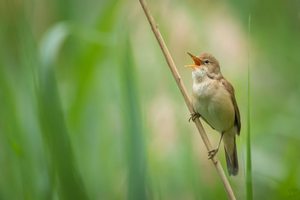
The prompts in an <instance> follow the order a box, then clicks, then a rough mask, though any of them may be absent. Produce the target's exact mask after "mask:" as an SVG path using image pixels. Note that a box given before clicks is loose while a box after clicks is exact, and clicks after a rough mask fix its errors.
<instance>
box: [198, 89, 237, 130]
mask: <svg viewBox="0 0 300 200" xmlns="http://www.w3.org/2000/svg"><path fill="white" fill-rule="evenodd" d="M193 96H194V98H193V106H194V109H195V111H196V112H198V113H200V115H201V116H202V118H204V119H205V120H206V121H207V122H208V123H209V125H211V126H212V128H214V129H216V130H217V131H219V132H223V131H227V130H229V129H230V128H232V127H233V126H234V117H235V111H234V107H233V104H232V101H231V97H230V94H229V93H228V92H227V90H226V89H225V88H223V87H220V86H218V85H217V84H215V85H213V86H212V85H210V84H206V85H201V83H200V84H198V85H194V87H193Z"/></svg>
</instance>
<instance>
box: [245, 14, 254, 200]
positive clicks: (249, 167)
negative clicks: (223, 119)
mask: <svg viewBox="0 0 300 200" xmlns="http://www.w3.org/2000/svg"><path fill="white" fill-rule="evenodd" d="M250 33H251V14H249V17H248V40H249V41H250ZM250 72H251V71H250V46H249V45H248V110H247V141H246V148H247V150H246V159H247V162H246V163H247V164H246V187H247V188H246V194H247V200H252V199H253V188H252V162H251V135H250V133H251V127H250V117H251V115H250V108H251V107H250V106H251V105H250V94H251V93H250V77H251V76H250Z"/></svg>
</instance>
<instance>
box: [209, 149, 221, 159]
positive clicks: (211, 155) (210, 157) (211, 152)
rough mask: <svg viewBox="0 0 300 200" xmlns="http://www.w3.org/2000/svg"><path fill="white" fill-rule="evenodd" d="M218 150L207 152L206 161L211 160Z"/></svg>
mask: <svg viewBox="0 0 300 200" xmlns="http://www.w3.org/2000/svg"><path fill="white" fill-rule="evenodd" d="M218 151H219V148H217V149H212V150H210V151H209V152H208V159H212V158H213V157H215V155H216V154H217V153H218Z"/></svg>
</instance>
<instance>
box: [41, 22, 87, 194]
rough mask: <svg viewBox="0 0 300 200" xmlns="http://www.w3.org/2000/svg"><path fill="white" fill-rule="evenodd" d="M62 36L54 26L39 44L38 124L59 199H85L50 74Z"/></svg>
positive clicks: (62, 30) (61, 29)
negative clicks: (54, 176) (55, 178)
mask: <svg viewBox="0 0 300 200" xmlns="http://www.w3.org/2000/svg"><path fill="white" fill-rule="evenodd" d="M66 35H67V28H66V27H65V26H61V25H60V26H55V27H54V28H53V29H52V30H51V31H49V32H48V34H46V36H45V38H44V40H43V42H42V45H41V62H42V66H41V68H40V70H39V73H38V86H37V97H38V104H39V116H40V124H41V129H42V134H43V138H44V142H45V146H46V147H47V148H48V153H49V158H50V161H49V163H50V167H52V168H53V170H54V173H55V175H56V177H57V180H58V191H59V195H60V197H61V199H88V197H87V194H86V191H85V189H84V187H83V184H82V181H81V177H80V175H79V172H78V170H77V169H76V165H75V161H74V155H73V152H72V148H71V143H70V138H69V135H68V130H67V127H66V124H65V119H64V114H63V111H62V106H61V102H60V96H59V92H58V88H57V82H56V78H55V73H54V60H55V58H56V55H57V53H58V51H59V47H60V45H61V43H62V42H63V41H64V39H65V37H66Z"/></svg>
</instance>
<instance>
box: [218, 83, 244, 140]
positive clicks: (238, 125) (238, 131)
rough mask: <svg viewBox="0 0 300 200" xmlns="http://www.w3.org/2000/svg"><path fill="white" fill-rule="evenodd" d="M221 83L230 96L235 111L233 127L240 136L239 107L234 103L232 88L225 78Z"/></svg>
mask: <svg viewBox="0 0 300 200" xmlns="http://www.w3.org/2000/svg"><path fill="white" fill-rule="evenodd" d="M221 82H222V84H223V85H224V86H225V88H226V90H227V91H228V92H229V93H230V94H231V99H232V103H233V106H234V110H235V120H234V125H235V127H236V128H237V134H238V135H240V131H241V117H240V110H239V107H238V105H237V103H236V100H235V95H234V88H233V87H232V85H231V84H230V83H229V82H228V81H227V80H226V79H225V78H222V79H221Z"/></svg>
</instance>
